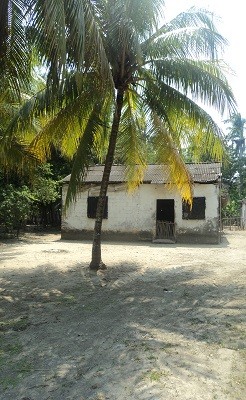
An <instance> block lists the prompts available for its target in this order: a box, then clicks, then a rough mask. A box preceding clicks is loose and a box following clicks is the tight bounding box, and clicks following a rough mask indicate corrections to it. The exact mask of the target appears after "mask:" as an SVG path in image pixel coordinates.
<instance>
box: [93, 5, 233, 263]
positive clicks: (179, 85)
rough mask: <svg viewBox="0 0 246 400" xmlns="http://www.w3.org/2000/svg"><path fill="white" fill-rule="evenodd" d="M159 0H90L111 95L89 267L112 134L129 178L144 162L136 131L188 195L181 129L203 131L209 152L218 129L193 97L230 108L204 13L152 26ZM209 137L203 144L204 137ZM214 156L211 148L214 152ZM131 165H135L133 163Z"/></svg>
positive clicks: (96, 256)
mask: <svg viewBox="0 0 246 400" xmlns="http://www.w3.org/2000/svg"><path fill="white" fill-rule="evenodd" d="M162 3H163V2H161V1H153V2H151V4H150V2H149V1H143V2H141V5H139V2H137V1H134V0H132V1H128V2H124V4H123V2H122V1H113V2H112V1H97V2H96V4H97V6H98V24H99V27H100V31H101V32H102V33H101V34H102V38H103V42H104V47H105V49H106V54H107V59H108V62H109V64H110V67H111V71H112V76H113V81H114V87H115V93H116V96H115V101H114V111H113V117H112V125H111V131H110V136H109V145H108V151H107V155H106V159H105V167H104V173H103V178H102V183H101V189H100V195H99V200H98V206H97V213H96V221H95V230H94V239H93V248H92V261H91V264H90V268H91V269H98V268H103V267H104V264H103V262H102V260H101V227H102V215H103V209H104V204H105V198H106V193H107V187H108V182H109V176H110V171H111V167H112V164H113V160H114V151H115V147H116V142H117V139H118V140H119V141H120V143H121V149H122V152H123V154H125V160H124V161H125V163H126V164H127V166H128V178H129V181H130V183H133V184H135V185H136V184H138V183H139V182H141V179H142V177H143V171H144V168H145V166H146V155H145V153H144V146H143V143H144V135H143V132H144V131H147V132H148V135H149V136H151V137H152V140H153V142H154V144H155V149H156V156H157V157H156V158H157V161H158V162H161V163H168V164H169V165H170V168H171V176H172V180H173V182H175V184H176V185H177V186H178V187H179V189H180V191H181V194H182V196H183V197H184V198H186V199H189V200H190V198H191V191H190V184H191V181H190V177H189V175H188V172H187V170H186V168H185V165H184V163H183V161H182V159H181V157H180V154H179V151H178V149H179V147H180V146H181V143H182V140H183V137H182V132H183V131H184V129H185V128H186V130H187V129H189V131H190V138H189V139H191V137H192V135H193V139H197V137H198V136H199V135H200V136H201V137H203V138H204V137H206V144H207V147H209V150H212V152H214V154H216V152H219V151H220V150H221V148H220V146H219V145H218V137H219V136H220V130H219V128H218V126H217V125H216V124H215V123H214V121H213V120H212V118H211V116H210V115H209V114H208V113H207V112H206V111H205V110H204V109H203V108H201V107H200V106H199V105H198V104H197V100H198V99H199V100H201V101H202V102H203V103H204V104H208V105H209V106H212V107H215V108H217V110H219V111H220V112H222V113H223V110H224V108H225V107H229V108H230V109H233V106H234V98H233V95H232V93H231V91H230V88H229V87H228V84H227V81H226V79H225V77H224V75H223V73H222V69H221V64H220V62H219V61H218V59H217V56H218V53H217V50H218V47H220V45H222V44H224V40H223V38H222V37H221V36H220V35H219V33H218V32H217V31H216V29H215V26H214V24H213V19H212V16H211V15H210V14H209V13H207V12H206V11H199V10H198V11H196V10H194V9H192V10H190V11H188V12H184V13H181V14H180V15H178V16H177V17H176V18H174V19H173V20H172V21H170V22H169V23H167V24H164V25H163V26H161V27H160V28H158V17H159V16H160V11H161V8H160V7H161V5H162ZM209 143H210V144H209ZM217 155H218V154H217ZM136 164H137V168H136Z"/></svg>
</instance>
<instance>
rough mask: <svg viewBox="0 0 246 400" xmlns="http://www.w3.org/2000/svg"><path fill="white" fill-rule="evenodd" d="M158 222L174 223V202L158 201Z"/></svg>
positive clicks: (170, 200) (169, 200) (171, 200)
mask: <svg viewBox="0 0 246 400" xmlns="http://www.w3.org/2000/svg"><path fill="white" fill-rule="evenodd" d="M156 220H157V221H166V222H174V200H173V199H168V200H162V199H161V200H157V204H156Z"/></svg>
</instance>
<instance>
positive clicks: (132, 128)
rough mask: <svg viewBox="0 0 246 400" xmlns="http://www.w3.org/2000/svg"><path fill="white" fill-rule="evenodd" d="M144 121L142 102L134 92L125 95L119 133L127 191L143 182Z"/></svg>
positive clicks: (144, 158)
mask: <svg viewBox="0 0 246 400" xmlns="http://www.w3.org/2000/svg"><path fill="white" fill-rule="evenodd" d="M145 130H146V121H145V115H144V109H143V104H142V100H141V98H140V97H139V95H138V94H137V92H136V91H134V90H128V91H127V92H126V93H125V99H124V106H123V113H122V118H121V124H120V131H119V139H118V140H119V142H118V146H119V148H120V152H121V157H122V162H123V163H124V164H125V165H126V167H127V168H126V178H127V182H128V190H129V191H132V190H134V189H135V188H136V187H137V186H138V185H139V184H140V183H141V182H142V180H143V174H144V170H145V168H146V159H147V152H146V137H145V136H144V134H145Z"/></svg>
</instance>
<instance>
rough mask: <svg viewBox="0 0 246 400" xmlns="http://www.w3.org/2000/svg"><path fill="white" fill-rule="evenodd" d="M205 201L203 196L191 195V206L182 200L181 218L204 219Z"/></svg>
mask: <svg viewBox="0 0 246 400" xmlns="http://www.w3.org/2000/svg"><path fill="white" fill-rule="evenodd" d="M205 208H206V202H205V197H193V203H192V208H190V205H189V203H187V202H183V206H182V218H183V219H205Z"/></svg>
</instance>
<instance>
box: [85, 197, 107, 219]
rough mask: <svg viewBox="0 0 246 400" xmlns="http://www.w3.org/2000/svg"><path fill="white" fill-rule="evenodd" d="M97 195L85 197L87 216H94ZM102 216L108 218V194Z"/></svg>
mask: <svg viewBox="0 0 246 400" xmlns="http://www.w3.org/2000/svg"><path fill="white" fill-rule="evenodd" d="M97 202H98V196H94V197H93V196H90V197H87V217H88V218H96V211H97ZM103 218H108V196H107V197H106V203H105V207H104V213H103Z"/></svg>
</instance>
